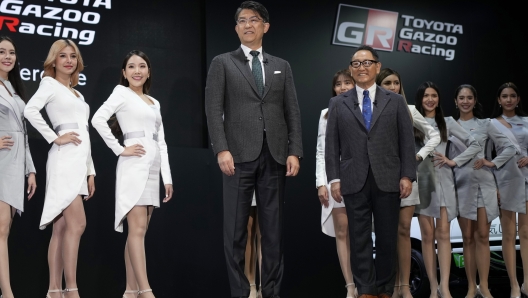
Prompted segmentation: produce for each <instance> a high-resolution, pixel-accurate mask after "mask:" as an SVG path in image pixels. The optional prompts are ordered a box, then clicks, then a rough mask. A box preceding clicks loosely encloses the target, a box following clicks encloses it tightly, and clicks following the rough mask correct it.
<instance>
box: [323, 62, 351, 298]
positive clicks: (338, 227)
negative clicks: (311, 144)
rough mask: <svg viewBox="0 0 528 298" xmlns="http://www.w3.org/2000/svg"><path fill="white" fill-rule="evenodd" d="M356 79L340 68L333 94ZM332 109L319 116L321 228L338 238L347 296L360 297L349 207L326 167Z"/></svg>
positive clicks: (344, 89) (347, 89)
mask: <svg viewBox="0 0 528 298" xmlns="http://www.w3.org/2000/svg"><path fill="white" fill-rule="evenodd" d="M354 85H355V82H354V79H353V78H352V76H351V75H350V71H349V70H348V69H343V70H340V71H338V72H337V73H336V74H335V75H334V78H333V81H332V94H333V96H337V95H339V94H341V93H345V92H347V91H349V90H351V89H353V88H354ZM327 118H328V108H326V109H324V110H322V111H321V117H320V118H319V132H318V135H317V153H316V155H315V159H316V164H315V177H316V182H315V184H316V187H317V195H318V196H319V201H320V202H321V229H322V231H323V233H325V234H326V235H328V236H331V237H335V238H336V246H337V256H338V257H339V264H340V265H341V271H342V272H343V277H344V278H345V282H346V288H347V297H356V296H357V290H356V285H355V284H354V277H353V275H352V268H351V267H350V246H349V245H350V241H349V240H348V239H349V238H348V237H349V234H348V217H347V214H346V210H345V202H344V201H342V202H341V203H338V202H336V201H335V200H334V199H333V198H332V195H331V194H330V191H329V189H330V186H329V185H328V181H327V179H326V170H325V136H326V122H327Z"/></svg>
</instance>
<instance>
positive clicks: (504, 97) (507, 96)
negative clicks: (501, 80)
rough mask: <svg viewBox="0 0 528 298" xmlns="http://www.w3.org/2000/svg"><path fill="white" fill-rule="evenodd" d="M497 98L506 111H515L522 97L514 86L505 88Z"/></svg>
mask: <svg viewBox="0 0 528 298" xmlns="http://www.w3.org/2000/svg"><path fill="white" fill-rule="evenodd" d="M497 100H498V101H499V104H500V105H501V106H502V110H503V111H504V112H511V111H513V112H515V107H516V106H517V105H518V104H519V101H520V100H521V97H520V96H517V92H515V90H513V88H504V89H503V90H502V91H501V93H500V96H499V98H498V99H497Z"/></svg>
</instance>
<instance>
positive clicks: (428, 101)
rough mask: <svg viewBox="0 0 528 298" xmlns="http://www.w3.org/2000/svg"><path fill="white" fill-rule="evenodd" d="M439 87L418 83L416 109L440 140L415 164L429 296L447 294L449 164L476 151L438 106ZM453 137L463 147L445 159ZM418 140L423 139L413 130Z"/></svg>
mask: <svg viewBox="0 0 528 298" xmlns="http://www.w3.org/2000/svg"><path fill="white" fill-rule="evenodd" d="M440 98H441V97H440V90H439V88H438V86H436V84H434V83H432V82H425V83H423V84H421V85H420V86H419V87H418V91H417V92H416V97H415V103H416V109H417V110H418V112H420V113H421V114H422V115H423V116H425V120H426V121H427V122H428V123H429V124H430V125H431V126H432V127H433V128H434V129H435V130H437V131H438V132H439V133H440V139H441V142H440V144H439V145H438V146H437V147H436V148H435V152H434V158H432V157H430V156H428V157H427V158H425V159H424V160H423V161H422V162H421V163H420V164H419V165H418V177H419V179H420V181H419V182H418V190H419V195H420V204H418V205H416V213H418V214H419V215H418V221H419V223H420V231H421V234H422V254H423V258H424V263H425V268H426V271H427V276H428V277H429V281H430V284H431V296H430V297H431V298H434V297H444V298H450V297H451V294H450V292H449V275H450V269H451V238H450V222H451V220H453V219H454V218H456V217H457V215H458V210H457V199H456V193H455V181H454V178H453V170H452V168H453V167H461V166H463V165H464V164H466V163H467V162H469V161H470V160H471V159H472V158H473V157H475V156H476V155H477V154H478V153H479V152H480V145H479V143H478V142H477V141H476V140H475V139H474V138H473V137H472V136H471V135H470V134H469V133H468V132H467V131H466V130H464V128H462V126H460V125H459V124H458V123H456V121H455V119H453V117H445V118H444V113H443V111H442V108H441V107H440ZM450 136H452V137H454V138H456V139H458V140H459V142H461V143H462V144H464V146H466V147H467V149H465V150H464V151H463V152H462V153H461V154H460V155H458V156H457V157H455V158H453V159H452V160H451V159H449V158H448V157H447V156H446V155H447V153H446V148H447V145H448V137H450ZM415 138H416V139H417V141H418V142H423V141H424V140H425V138H424V136H423V135H421V134H420V133H419V132H415ZM435 240H436V243H437V249H438V262H439V267H440V284H437V283H436V281H437V275H436V272H437V266H436V250H435Z"/></svg>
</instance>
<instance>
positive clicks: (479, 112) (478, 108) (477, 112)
mask: <svg viewBox="0 0 528 298" xmlns="http://www.w3.org/2000/svg"><path fill="white" fill-rule="evenodd" d="M464 88H465V89H469V91H471V93H473V98H474V99H475V106H474V107H473V116H474V117H476V118H479V119H482V118H484V112H483V109H482V105H481V104H480V102H479V101H478V97H477V89H475V87H473V86H471V85H469V84H462V85H460V86H458V88H456V90H455V103H456V100H457V98H458V94H459V93H460V91H462V89H464ZM455 118H456V119H457V120H458V119H459V118H460V110H459V109H458V107H457V110H456V117H455Z"/></svg>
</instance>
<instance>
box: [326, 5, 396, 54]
mask: <svg viewBox="0 0 528 298" xmlns="http://www.w3.org/2000/svg"><path fill="white" fill-rule="evenodd" d="M397 24H398V13H397V12H393V11H386V10H379V9H372V8H365V7H359V6H353V5H346V4H340V5H339V10H338V12H337V21H336V28H335V30H334V38H333V41H332V43H333V44H336V45H343V46H350V47H359V46H360V45H362V44H366V45H369V46H371V47H373V48H374V49H376V50H382V51H392V50H393V49H394V37H395V35H396V34H395V33H396V26H397Z"/></svg>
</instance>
